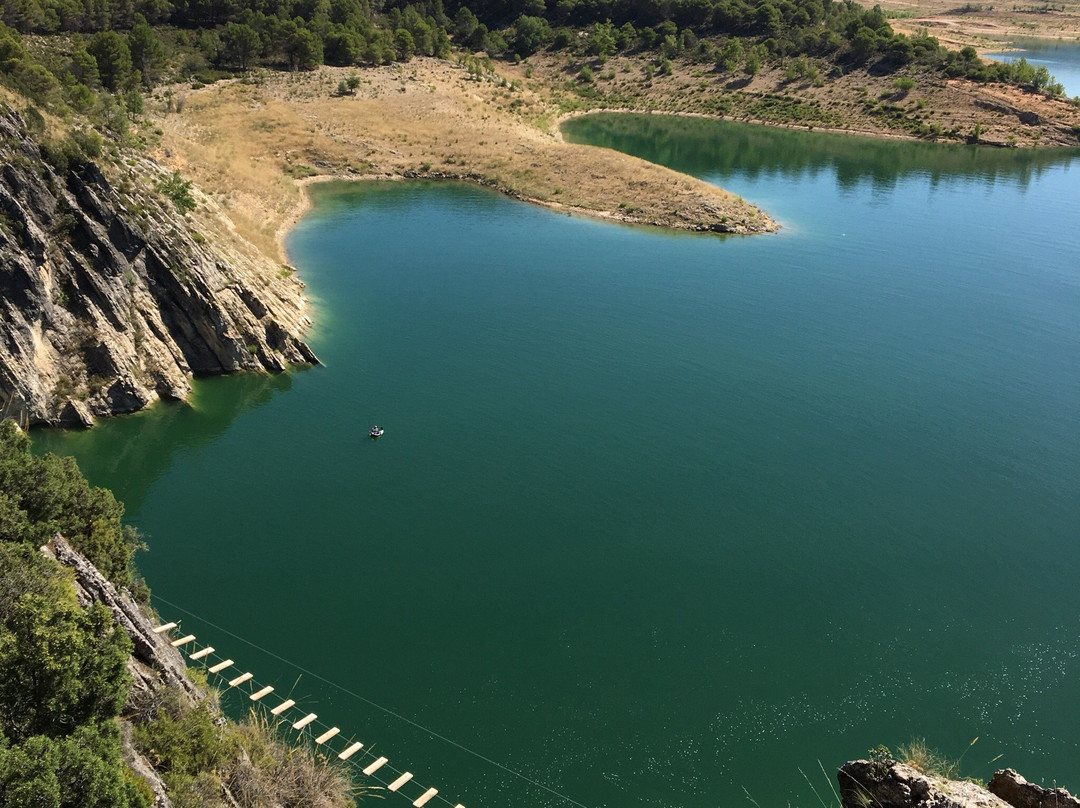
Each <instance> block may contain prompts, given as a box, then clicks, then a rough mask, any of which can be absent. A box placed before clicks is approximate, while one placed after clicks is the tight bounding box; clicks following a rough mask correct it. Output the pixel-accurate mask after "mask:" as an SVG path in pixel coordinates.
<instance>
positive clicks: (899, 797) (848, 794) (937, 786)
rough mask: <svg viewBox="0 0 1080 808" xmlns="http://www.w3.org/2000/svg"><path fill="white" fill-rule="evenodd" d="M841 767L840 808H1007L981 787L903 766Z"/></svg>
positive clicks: (855, 764)
mask: <svg viewBox="0 0 1080 808" xmlns="http://www.w3.org/2000/svg"><path fill="white" fill-rule="evenodd" d="M880 765H881V764H873V763H871V762H870V761H868V760H854V761H851V762H850V763H845V764H844V766H843V767H842V768H841V769H840V771H839V773H838V774H837V779H838V780H839V782H840V800H841V803H842V805H843V807H844V808H867V807H868V806H874V808H1010V806H1009V804H1008V803H1007V802H1004V801H1003V800H1001V799H1000V798H998V797H996V796H994V795H993V794H991V793H990V792H989V791H987V790H986V789H985V788H983V787H982V786H979V785H977V784H975V783H968V782H962V781H958V780H946V779H945V778H942V777H934V776H932V775H926V774H923V773H922V772H920V771H918V770H917V769H914V768H912V767H911V766H907V765H905V764H903V763H892V764H891V765H889V766H887V767H885V768H884V769H882V768H880Z"/></svg>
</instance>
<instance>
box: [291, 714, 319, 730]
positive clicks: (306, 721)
mask: <svg viewBox="0 0 1080 808" xmlns="http://www.w3.org/2000/svg"><path fill="white" fill-rule="evenodd" d="M318 717H319V716H317V715H315V713H308V714H307V715H305V716H304V717H303V718H301V719H300V720H299V721H297V722H296V723H295V724H293V725H292V728H293V729H303V728H304V727H306V726H307V725H308V724H310V723H311V722H312V721H314V720H315V719H316V718H318Z"/></svg>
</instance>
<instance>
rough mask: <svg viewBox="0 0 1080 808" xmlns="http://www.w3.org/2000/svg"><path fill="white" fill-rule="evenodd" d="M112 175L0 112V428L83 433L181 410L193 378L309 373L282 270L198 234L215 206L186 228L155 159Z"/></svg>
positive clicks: (299, 301)
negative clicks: (137, 416) (132, 417)
mask: <svg viewBox="0 0 1080 808" xmlns="http://www.w3.org/2000/svg"><path fill="white" fill-rule="evenodd" d="M54 162H56V161H55V160H54ZM108 170H109V174H110V177H111V179H112V181H110V179H109V178H106V174H105V172H103V170H102V168H101V167H99V166H98V165H97V164H96V163H94V162H83V163H82V164H81V165H78V166H76V167H74V168H68V169H66V170H63V171H60V170H58V169H57V168H54V166H53V165H51V164H50V163H48V162H46V160H45V159H44V155H43V153H42V150H41V148H40V147H39V145H38V144H37V142H35V140H34V138H32V137H31V136H30V135H29V134H28V132H27V129H26V126H25V124H24V121H23V119H22V117H21V116H20V115H19V114H18V113H16V112H14V111H12V110H10V109H4V108H3V107H0V417H3V416H9V417H15V418H17V419H19V420H20V421H21V422H22V423H23V424H24V425H28V424H29V425H32V424H38V423H43V424H54V425H56V424H59V425H89V424H90V423H92V421H93V419H94V417H95V416H100V415H107V414H113V413H122V412H131V411H134V410H138V409H141V408H143V407H145V406H146V405H147V404H149V403H151V402H153V401H155V400H157V399H160V398H170V399H182V398H184V397H186V396H187V395H188V393H189V392H190V390H191V383H190V380H191V377H192V376H194V375H199V374H219V373H229V372H233V371H238V370H256V371H259V370H262V371H280V370H283V369H284V368H285V367H287V366H288V365H290V364H294V363H309V362H311V363H313V362H316V361H317V359H316V358H315V355H314V354H313V353H312V352H311V350H310V349H309V348H308V346H307V345H306V344H304V342H303V341H302V340H301V339H300V334H301V332H302V330H303V329H304V327H306V325H307V324H308V320H307V318H306V316H305V315H304V313H303V310H302V305H303V297H302V295H301V292H300V290H301V288H302V285H301V284H300V282H299V281H298V280H296V279H295V277H294V275H293V273H292V272H291V271H290V270H289V268H287V267H280V266H276V265H274V264H272V263H270V262H269V261H267V260H266V259H264V258H261V257H260V256H259V255H258V254H257V253H255V251H254V250H253V249H252V250H249V249H244V247H243V245H241V244H240V243H239V241H238V240H235V239H234V240H231V241H232V243H229V241H230V240H229V239H219V238H214V239H207V238H206V237H204V236H203V235H202V234H200V233H199V232H198V231H197V230H196V229H195V228H196V227H197V226H201V225H203V224H205V225H207V226H213V225H215V224H216V225H220V224H221V222H220V221H218V222H216V223H213V222H210V221H209V220H210V219H213V218H214V215H215V214H214V205H213V203H212V201H210V200H207V199H205V198H204V199H202V200H200V214H199V216H200V217H201V218H195V217H193V216H184V215H183V214H181V212H180V211H179V210H178V209H177V208H176V207H175V205H173V203H172V202H171V201H169V200H168V199H166V198H165V197H163V196H162V195H161V194H160V193H158V191H157V190H156V188H155V179H157V180H160V179H162V178H163V177H164V176H165V175H164V173H163V172H162V171H161V169H160V168H158V167H157V166H156V165H155V164H154V163H152V162H151V161H149V160H146V159H144V158H141V157H139V156H137V155H131V156H128V157H126V158H125V160H124V161H116V164H115V165H109V166H108Z"/></svg>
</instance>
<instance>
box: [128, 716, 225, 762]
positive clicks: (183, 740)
mask: <svg viewBox="0 0 1080 808" xmlns="http://www.w3.org/2000/svg"><path fill="white" fill-rule="evenodd" d="M136 740H137V742H138V744H139V748H140V749H141V750H142V751H143V753H144V754H145V755H146V756H147V757H148V758H149V759H150V760H151V761H152V762H153V763H154V766H155V767H156V768H158V769H160V770H162V771H166V772H170V773H173V774H180V775H193V774H197V773H198V772H200V771H205V770H209V769H213V768H215V767H217V766H218V765H219V764H220V763H221V761H222V760H224V758H225V757H226V755H227V749H226V746H225V744H224V743H223V742H222V738H221V731H220V730H219V728H218V727H217V726H215V725H214V713H213V711H212V709H211V706H210V705H209V704H208V703H207V702H202V703H200V704H199V705H198V706H196V707H194V708H191V709H183V708H181V707H180V706H179V703H176V704H174V705H172V709H171V710H169V711H167V712H163V713H161V714H160V715H158V716H157V717H156V718H155V719H154V720H153V721H151V722H149V723H147V724H145V725H143V726H141V727H139V728H138V729H137V730H136Z"/></svg>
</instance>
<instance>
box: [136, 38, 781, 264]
mask: <svg viewBox="0 0 1080 808" xmlns="http://www.w3.org/2000/svg"><path fill="white" fill-rule="evenodd" d="M500 70H504V72H505V73H506V74H507V75H506V76H505V77H503V81H498V82H496V81H490V80H483V81H474V80H470V79H469V76H468V74H467V73H466V71H465V70H464V69H461V68H458V67H456V66H454V65H452V64H451V63H449V62H445V61H441V60H436V59H416V60H414V61H412V62H410V63H409V64H408V65H405V66H391V67H381V68H371V69H367V70H364V71H362V72H361V73H360V75H361V78H362V83H361V85H360V88H359V90H358V92H357V93H356V95H355V96H343V97H342V96H337V95H336V93H335V92H334V90H335V88H336V87H337V84H338V82H339V81H340V80H341V79H342V78H343V77H344V76H346V75H348V73H349V72H350V71H348V70H342V69H335V68H328V67H327V68H322V69H320V70H318V71H314V72H312V73H307V74H271V75H269V76H268V77H267V80H266V82H265V84H263V85H260V86H256V85H252V84H241V83H238V82H227V83H220V84H217V85H214V86H211V87H206V88H203V89H201V90H198V91H189V92H188V93H187V97H186V102H185V105H184V110H183V112H182V113H179V114H177V113H172V114H169V113H167V112H165V102H164V100H163V99H161V100H159V101H158V102H157V103H155V104H152V105H151V107H152V109H153V110H154V111H155V113H156V115H157V119H158V123H159V125H160V126H161V128H162V129H163V131H164V135H163V137H162V145H161V149H160V151H159V152H158V153H157V154H156V155H155V156H156V157H157V159H159V160H160V161H161V162H162V163H164V164H165V165H167V166H168V167H170V168H178V169H180V170H181V171H182V172H183V173H184V174H185V176H189V177H192V178H194V179H195V180H196V181H197V183H198V185H199V186H200V187H202V188H203V189H205V190H207V191H209V192H210V193H211V194H212V195H213V196H214V198H215V199H216V200H217V201H218V202H219V203H220V204H221V205H222V206H223V207H224V208H225V210H226V211H227V212H228V214H229V216H230V217H231V219H232V220H233V222H234V224H235V226H236V228H237V230H238V231H239V232H240V233H241V234H242V235H244V236H245V237H246V238H248V239H249V240H250V241H252V243H254V244H256V245H257V246H259V247H260V248H261V249H262V250H264V251H267V252H271V253H272V252H273V251H274V250H275V249H277V250H280V241H279V239H280V235H281V233H282V231H283V230H284V229H285V228H287V227H288V226H289V225H291V224H292V223H293V221H294V220H295V218H296V217H297V215H298V214H299V213H300V212H302V210H303V204H304V203H303V199H302V196H301V193H300V191H299V188H298V183H297V180H298V179H299V180H310V179H311V178H313V177H318V178H335V177H355V178H400V177H408V176H416V175H420V176H429V177H435V178H441V177H445V178H462V179H467V180H469V181H473V182H482V183H484V184H486V185H490V186H492V187H496V188H498V189H499V190H501V191H503V192H505V193H507V194H510V195H512V196H515V197H517V198H521V199H525V200H528V201H531V202H535V203H538V204H543V205H547V206H550V207H552V208H555V209H558V210H566V211H568V212H576V213H585V214H589V215H593V216H600V217H609V218H614V219H622V220H627V221H634V222H638V223H642V224H656V225H660V226H666V227H674V228H682V229H707V228H710V227H715V228H718V229H721V228H723V229H727V228H730V229H733V230H737V231H738V230H743V231H764V230H769V229H773V228H774V227H775V225H774V224H773V223H772V222H771V220H770V219H769V218H768V217H767V216H766V215H765V214H763V213H762V212H761V211H759V210H757V209H756V208H755V207H753V206H752V205H749V204H748V203H746V202H744V201H743V200H741V199H739V198H738V197H735V196H733V195H732V194H729V193H727V192H726V191H723V190H721V189H719V188H716V187H715V186H712V185H709V184H707V183H704V182H701V181H700V180H697V179H694V178H692V177H687V176H685V175H682V174H679V173H677V172H674V171H671V170H669V169H666V168H663V167H661V166H657V165H653V164H651V163H647V162H645V161H643V160H638V159H637V158H634V157H630V156H628V155H623V154H618V153H615V152H610V151H607V150H604V149H596V148H593V147H589V146H579V145H572V144H568V143H565V142H563V141H562V139H561V137H560V136H559V135H558V133H557V131H555V130H553V129H551V128H548V127H547V126H545V125H544V124H545V123H550V122H551V121H552V120H554V119H555V117H556V116H557V114H558V108H557V106H555V103H554V101H553V100H552V98H551V97H550V96H548V95H546V94H544V93H542V92H536V91H534V90H531V89H527V88H524V87H520V88H513V89H512V88H510V87H509V86H507V85H506V84H504V83H503V82H504V81H505V82H510V81H514V80H517V81H522V76H521V75H520V68H518V69H515V68H509V67H507V68H505V69H504V68H500ZM628 209H629V210H630V211H632V212H628ZM279 254H280V253H279Z"/></svg>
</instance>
